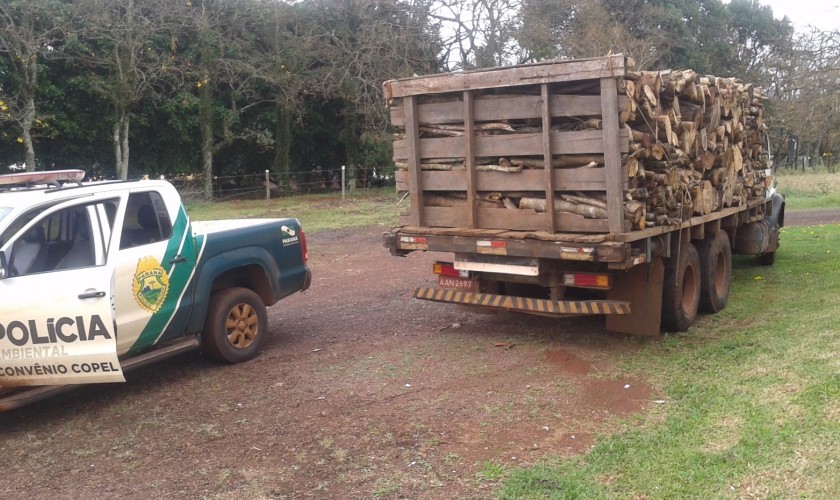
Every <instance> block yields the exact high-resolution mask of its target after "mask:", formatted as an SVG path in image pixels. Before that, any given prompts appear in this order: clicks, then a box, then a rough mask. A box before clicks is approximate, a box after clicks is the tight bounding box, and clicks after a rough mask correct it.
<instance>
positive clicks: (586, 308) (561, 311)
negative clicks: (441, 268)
mask: <svg viewBox="0 0 840 500" xmlns="http://www.w3.org/2000/svg"><path fill="white" fill-rule="evenodd" d="M414 297H415V298H417V299H421V300H431V301H434V302H447V303H451V304H462V305H469V306H478V307H487V308H490V309H500V310H505V311H516V312H523V313H530V314H539V315H547V316H580V315H612V314H630V303H629V302H622V301H615V300H581V301H569V300H559V301H558V300H545V299H531V298H527V297H513V296H510V295H495V294H491V293H475V292H469V291H463V290H455V289H447V288H416V289H415V290H414Z"/></svg>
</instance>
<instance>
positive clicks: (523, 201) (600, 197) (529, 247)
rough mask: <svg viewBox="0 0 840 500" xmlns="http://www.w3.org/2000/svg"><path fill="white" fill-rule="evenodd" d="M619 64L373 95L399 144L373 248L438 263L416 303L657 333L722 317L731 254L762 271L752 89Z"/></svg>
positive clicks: (607, 60) (555, 65) (558, 64)
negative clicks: (593, 321)
mask: <svg viewBox="0 0 840 500" xmlns="http://www.w3.org/2000/svg"><path fill="white" fill-rule="evenodd" d="M630 64H632V63H631V62H630V61H629V60H628V59H626V58H625V57H624V56H621V55H616V56H608V57H603V58H596V59H585V60H574V61H551V62H544V63H537V64H531V65H522V66H514V67H510V68H494V69H489V70H478V71H473V72H464V73H448V74H440V75H431V76H423V77H412V78H406V79H401V80H393V81H388V82H386V83H385V85H384V89H385V95H386V98H387V99H388V101H389V103H390V105H391V121H392V124H393V125H394V126H395V127H396V128H398V130H400V129H401V131H404V133H398V134H397V140H396V141H395V142H394V161H395V163H396V164H397V166H398V170H397V172H396V180H397V190H398V191H406V192H407V193H408V198H409V200H410V209H409V212H408V213H407V214H406V216H405V217H404V221H403V222H404V225H403V226H400V227H398V228H395V229H393V230H392V231H391V232H390V233H389V234H388V236H387V237H386V245H387V246H388V247H389V248H390V249H391V252H392V253H393V254H394V255H405V254H406V253H409V252H412V251H416V250H421V251H442V252H452V253H454V259H453V260H452V262H441V263H437V264H436V265H435V273H436V274H438V280H439V284H440V285H441V287H440V288H418V289H417V290H415V294H414V295H415V297H417V298H420V299H426V300H435V301H442V302H451V303H459V304H466V305H473V306H480V307H490V308H495V309H506V310H514V311H520V312H527V313H534V314H543V315H557V316H563V315H580V314H605V315H607V328H608V329H610V330H613V331H617V332H625V333H633V334H640V335H654V334H656V335H658V333H659V331H660V328H661V327H662V328H664V329H666V330H685V329H687V328H688V327H689V326H690V325H691V324H692V323H693V321H694V319H695V317H696V314H697V311H698V308H699V309H701V310H705V311H708V312H717V310H719V309H721V308H722V307H723V306H724V305H725V303H726V300H727V296H728V289H729V281H730V274H731V253H732V251H733V250H734V251H736V252H739V253H746V254H754V255H758V256H759V261H760V262H762V263H764V264H771V263H772V262H773V260H774V257H775V251H776V248H777V247H778V229H779V227H780V226H781V225H782V223H783V219H784V199H783V198H782V197H781V196H780V195H777V194H774V192H773V189H772V187H771V184H772V177H771V175H770V174H771V172H770V170H769V169H770V166H771V165H770V161H769V155H767V154H766V153H765V152H764V151H765V150H764V147H765V146H766V139H765V138H764V137H765V135H764V130H766V127H765V126H764V125H763V123H762V122H761V112H762V109H763V107H762V106H761V105H760V103H759V98H760V95H759V93H760V90H758V89H755V88H753V87H752V86H750V85H745V84H743V83H741V82H738V81H736V80H734V79H715V78H714V77H701V76H698V75H696V74H694V73H693V72H656V73H652V72H651V73H647V72H633V71H631V69H630V68H629V66H630ZM666 125H667V126H666ZM547 207H554V210H551V209H550V208H547ZM581 297H585V298H581ZM593 297H595V298H593ZM660 322H662V323H660Z"/></svg>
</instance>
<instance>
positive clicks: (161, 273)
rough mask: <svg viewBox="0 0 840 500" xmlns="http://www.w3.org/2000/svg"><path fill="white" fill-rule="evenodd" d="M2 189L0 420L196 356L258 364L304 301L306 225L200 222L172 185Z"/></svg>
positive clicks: (28, 181) (22, 181)
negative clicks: (268, 342) (280, 314)
mask: <svg viewBox="0 0 840 500" xmlns="http://www.w3.org/2000/svg"><path fill="white" fill-rule="evenodd" d="M83 177H84V172H83V171H80V170H63V171H53V172H31V173H23V174H10V175H2V176H0V410H9V409H13V408H16V407H19V406H22V405H24V404H27V403H30V402H33V401H35V400H38V399H42V398H44V397H47V396H49V395H52V394H55V393H57V392H62V391H64V390H67V389H68V388H71V387H72V386H74V385H77V384H89V383H100V382H123V381H125V378H124V375H123V374H124V372H125V371H127V370H129V369H131V368H135V367H137V366H141V365H143V364H146V363H148V362H151V361H155V360H160V359H162V358H165V357H169V356H173V355H175V354H178V353H181V352H184V351H187V350H191V349H195V348H200V349H201V350H202V352H203V353H205V354H206V355H208V356H210V357H212V358H214V359H216V360H219V361H221V362H225V363H238V362H241V361H245V360H248V359H251V358H253V357H254V356H256V355H257V353H258V352H259V350H260V348H261V346H262V345H263V343H264V341H265V338H266V334H267V333H268V332H267V314H266V307H267V306H270V305H272V304H274V303H275V302H277V301H279V300H280V299H282V298H283V297H286V296H288V295H290V294H293V293H295V292H298V291H303V290H306V289H307V288H308V287H309V285H310V283H311V281H312V277H311V272H310V270H309V268H308V266H307V251H306V237H305V235H304V232H303V231H302V230H301V226H300V223H299V221H298V220H297V219H291V218H289V219H259V220H258V219H247V220H225V221H211V222H192V223H191V222H190V220H189V218H188V217H187V213H186V211H185V210H184V207H183V205H182V204H181V199H180V196H179V194H178V192H177V191H176V190H175V188H174V187H173V186H172V185H171V184H170V183H168V182H166V181H157V180H156V181H119V182H82V179H83Z"/></svg>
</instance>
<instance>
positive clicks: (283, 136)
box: [274, 96, 292, 191]
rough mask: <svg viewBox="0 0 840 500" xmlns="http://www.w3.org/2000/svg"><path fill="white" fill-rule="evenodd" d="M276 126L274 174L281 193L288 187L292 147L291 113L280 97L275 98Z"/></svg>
mask: <svg viewBox="0 0 840 500" xmlns="http://www.w3.org/2000/svg"><path fill="white" fill-rule="evenodd" d="M274 111H275V117H276V119H277V126H276V128H275V130H274V173H275V175H276V176H277V186H278V187H280V189H281V191H282V189H283V188H284V187H288V186H289V180H290V177H289V175H290V173H291V168H290V167H291V158H290V155H289V153H290V150H291V146H292V128H291V111H290V110H289V106H288V103H287V102H286V101H285V99H283V98H282V97H280V96H278V97H277V103H276V104H275V108H274Z"/></svg>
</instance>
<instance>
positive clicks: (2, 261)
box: [0, 251, 9, 280]
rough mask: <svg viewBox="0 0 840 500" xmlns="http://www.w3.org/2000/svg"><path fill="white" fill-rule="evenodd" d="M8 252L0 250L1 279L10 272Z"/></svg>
mask: <svg viewBox="0 0 840 500" xmlns="http://www.w3.org/2000/svg"><path fill="white" fill-rule="evenodd" d="M6 268H7V266H6V252H3V251H0V280H2V279H4V278H6V276H8V274H9V273H7V272H6Z"/></svg>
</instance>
